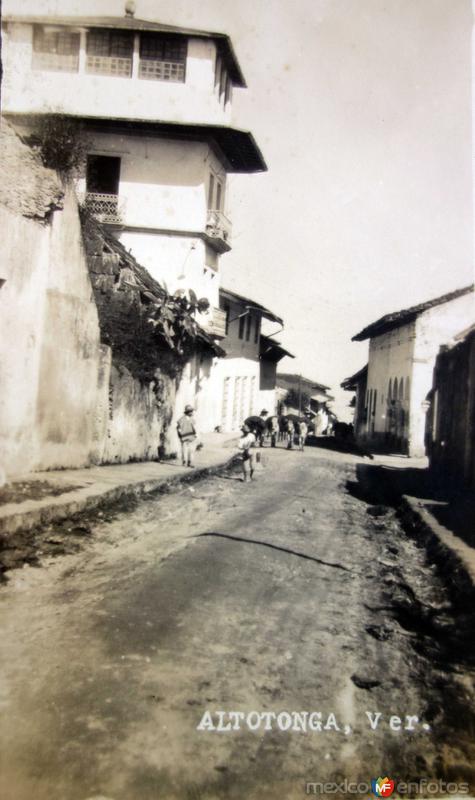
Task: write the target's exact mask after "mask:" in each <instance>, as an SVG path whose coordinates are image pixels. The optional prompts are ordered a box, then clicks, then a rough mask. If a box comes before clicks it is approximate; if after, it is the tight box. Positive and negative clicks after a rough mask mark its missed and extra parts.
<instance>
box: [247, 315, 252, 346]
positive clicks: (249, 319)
mask: <svg viewBox="0 0 475 800" xmlns="http://www.w3.org/2000/svg"><path fill="white" fill-rule="evenodd" d="M251 325H252V317H251V315H250V314H248V315H247V320H246V342H248V341H249V340H250V338H251Z"/></svg>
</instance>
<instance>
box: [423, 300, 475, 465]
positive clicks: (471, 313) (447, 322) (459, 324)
mask: <svg viewBox="0 0 475 800" xmlns="http://www.w3.org/2000/svg"><path fill="white" fill-rule="evenodd" d="M474 322H475V295H474V293H473V292H471V293H470V294H468V295H464V296H463V297H459V298H458V299H457V300H452V301H451V302H450V303H444V305H441V306H436V307H435V308H431V309H429V310H428V311H426V312H425V313H424V314H421V316H420V317H418V319H417V320H416V340H415V347H414V365H413V379H412V391H411V410H410V433H409V436H410V443H411V453H413V454H415V455H416V454H420V455H423V454H424V452H425V448H424V432H425V423H426V411H427V406H426V403H425V400H426V397H427V394H428V392H429V391H430V389H431V388H432V379H433V372H434V366H435V360H436V357H437V354H438V352H439V348H440V346H441V345H442V344H445V343H446V342H448V341H449V340H450V339H451V338H452V337H453V336H455V335H456V334H457V333H459V332H460V331H462V330H464V329H465V328H467V327H468V326H469V325H472V324H473V323H474Z"/></svg>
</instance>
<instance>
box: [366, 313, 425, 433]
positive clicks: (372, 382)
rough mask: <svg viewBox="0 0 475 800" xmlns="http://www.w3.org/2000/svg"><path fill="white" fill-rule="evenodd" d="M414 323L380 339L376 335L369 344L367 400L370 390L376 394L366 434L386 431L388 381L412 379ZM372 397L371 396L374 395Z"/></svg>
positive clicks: (402, 326) (369, 413)
mask: <svg viewBox="0 0 475 800" xmlns="http://www.w3.org/2000/svg"><path fill="white" fill-rule="evenodd" d="M414 337H415V328H414V323H409V324H408V325H401V326H400V327H399V328H395V329H394V330H392V331H388V333H384V334H382V335H381V336H375V337H373V338H372V339H371V340H370V343H369V359H368V383H367V397H368V396H369V393H370V391H372V392H376V395H375V397H376V403H375V408H374V412H375V413H374V414H373V413H372V411H369V412H368V418H367V422H366V426H365V431H364V432H365V433H366V434H369V435H371V434H373V433H375V434H380V433H385V432H386V430H387V424H388V423H387V399H388V387H389V381H390V380H391V383H392V384H394V382H395V380H397V382H398V384H399V383H400V381H401V380H403V382H404V386H405V385H406V380H407V379H408V378H409V381H410V379H411V375H412V359H413V353H414ZM373 396H374V395H373Z"/></svg>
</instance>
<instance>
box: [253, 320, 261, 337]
mask: <svg viewBox="0 0 475 800" xmlns="http://www.w3.org/2000/svg"><path fill="white" fill-rule="evenodd" d="M260 327H261V320H260V317H256V327H255V328H254V344H257V343H258V341H259V333H260Z"/></svg>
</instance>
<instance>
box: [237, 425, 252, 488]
mask: <svg viewBox="0 0 475 800" xmlns="http://www.w3.org/2000/svg"><path fill="white" fill-rule="evenodd" d="M241 432H242V436H241V438H240V439H239V441H238V448H239V450H240V451H241V453H242V473H243V478H242V479H243V481H244V482H245V483H247V482H248V481H252V479H253V477H254V453H253V452H252V448H253V447H255V446H256V437H255V435H254V434H253V433H252V431H251V429H250V427H249V425H246V424H245V423H244V425H243V426H242V428H241Z"/></svg>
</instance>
